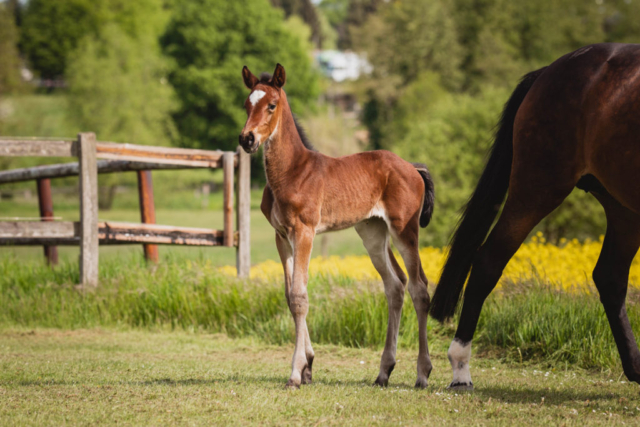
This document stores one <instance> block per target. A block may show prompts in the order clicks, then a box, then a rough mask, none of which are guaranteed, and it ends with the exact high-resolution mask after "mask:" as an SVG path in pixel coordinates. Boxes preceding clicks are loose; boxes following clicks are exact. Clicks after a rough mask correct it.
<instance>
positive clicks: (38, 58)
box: [20, 0, 103, 78]
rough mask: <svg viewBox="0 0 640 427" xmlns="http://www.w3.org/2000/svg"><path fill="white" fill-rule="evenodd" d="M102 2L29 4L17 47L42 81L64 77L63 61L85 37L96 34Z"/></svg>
mask: <svg viewBox="0 0 640 427" xmlns="http://www.w3.org/2000/svg"><path fill="white" fill-rule="evenodd" d="M102 3H103V2H102V1H95V2H93V1H91V0H56V1H51V0H30V1H29V3H28V6H27V8H26V10H25V11H24V18H23V24H22V37H21V41H20V43H21V47H22V50H23V52H24V53H25V54H26V55H27V57H28V59H29V62H30V63H31V67H32V68H33V70H34V71H36V73H37V74H39V75H40V76H41V77H42V78H57V77H60V76H62V75H63V74H64V71H65V67H66V64H67V57H68V55H69V53H70V52H72V51H73V49H75V48H76V46H77V45H78V43H79V42H80V40H81V39H82V38H83V37H84V36H85V35H87V34H94V35H95V34H96V33H97V29H98V27H99V25H100V21H101V13H102V12H103V5H102Z"/></svg>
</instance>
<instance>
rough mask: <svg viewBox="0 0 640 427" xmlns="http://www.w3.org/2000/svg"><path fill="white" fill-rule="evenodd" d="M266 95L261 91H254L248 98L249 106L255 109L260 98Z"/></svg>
mask: <svg viewBox="0 0 640 427" xmlns="http://www.w3.org/2000/svg"><path fill="white" fill-rule="evenodd" d="M266 94H267V93H266V92H265V91H263V90H254V91H253V93H251V95H250V96H249V101H250V102H251V105H253V106H254V107H255V106H256V104H257V103H258V101H260V100H261V99H262V97H263V96H265V95H266Z"/></svg>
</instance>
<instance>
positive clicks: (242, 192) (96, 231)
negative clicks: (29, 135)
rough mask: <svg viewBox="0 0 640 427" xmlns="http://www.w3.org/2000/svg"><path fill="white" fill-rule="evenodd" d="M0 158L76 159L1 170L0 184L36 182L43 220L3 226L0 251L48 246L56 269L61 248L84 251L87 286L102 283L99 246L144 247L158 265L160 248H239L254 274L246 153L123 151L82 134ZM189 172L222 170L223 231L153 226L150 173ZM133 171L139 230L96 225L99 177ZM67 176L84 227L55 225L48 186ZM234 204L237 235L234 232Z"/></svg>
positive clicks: (7, 145) (239, 259)
mask: <svg viewBox="0 0 640 427" xmlns="http://www.w3.org/2000/svg"><path fill="white" fill-rule="evenodd" d="M0 156H31V157H34V156H35V157H45V156H49V157H77V158H78V162H73V163H64V164H58V165H45V166H35V167H31V168H22V169H13V170H8V171H0V184H6V183H13V182H21V181H30V180H36V182H37V189H38V201H39V206H40V217H41V222H17V221H4V222H2V221H0V245H38V246H39V245H43V246H44V251H45V256H46V257H47V260H48V261H49V262H50V263H51V264H55V263H57V259H58V255H57V248H56V246H58V245H79V246H80V277H81V281H82V284H83V285H85V286H97V284H98V253H99V251H98V246H99V245H101V244H102V245H116V244H132V243H138V244H140V243H142V244H143V247H144V253H145V258H146V259H147V260H149V261H152V262H157V261H158V249H157V246H156V245H190V246H227V247H236V254H237V255H236V266H237V270H238V276H240V277H244V276H248V275H249V267H250V263H251V257H250V243H249V241H250V234H249V233H250V231H249V228H250V227H249V221H250V205H251V195H250V164H249V155H248V154H246V153H244V152H243V151H242V150H238V151H237V152H235V153H234V152H222V151H209V150H194V149H184V148H169V147H151V146H142V145H135V144H118V143H114V142H101V141H96V137H95V134H93V133H80V134H78V139H77V140H38V139H35V138H33V139H18V138H0ZM98 159H103V160H98ZM187 168H222V169H223V189H224V202H223V223H224V227H223V230H211V229H203V228H190V227H175V226H167V225H156V224H155V206H154V199H153V182H152V178H151V171H152V170H161V169H187ZM236 168H237V169H238V176H237V180H236V179H234V177H235V169H236ZM129 171H135V172H136V173H137V176H138V192H139V199H140V216H141V221H142V223H141V224H133V223H121V222H99V221H98V174H100V173H118V172H129ZM68 176H79V187H80V221H79V222H68V221H60V222H56V221H53V218H54V213H53V201H52V198H51V182H50V180H51V179H55V178H62V177H68ZM234 182H235V183H236V185H234ZM234 187H237V188H236V191H234ZM234 195H236V197H234ZM234 200H235V211H236V223H237V230H234V227H233V222H234V221H233V211H234Z"/></svg>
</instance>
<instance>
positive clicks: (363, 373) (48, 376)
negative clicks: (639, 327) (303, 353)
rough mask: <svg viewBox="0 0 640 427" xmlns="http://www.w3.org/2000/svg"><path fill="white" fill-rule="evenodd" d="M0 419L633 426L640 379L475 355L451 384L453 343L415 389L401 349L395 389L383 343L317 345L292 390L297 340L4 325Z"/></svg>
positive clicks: (435, 347)
mask: <svg viewBox="0 0 640 427" xmlns="http://www.w3.org/2000/svg"><path fill="white" fill-rule="evenodd" d="M0 342H1V344H0V367H1V369H0V424H1V425H62V424H65V425H87V424H91V425H96V424H106V425H114V424H127V425H216V424H217V425H247V424H258V425H291V424H293V425H425V424H427V425H462V424H464V425H507V424H513V425H523V424H526V425H549V424H553V425H600V424H603V423H615V424H618V425H620V424H623V423H624V424H628V425H637V424H638V422H639V421H640V408H639V407H638V386H637V385H636V384H629V383H628V382H626V379H624V378H620V376H619V374H617V373H615V374H609V375H606V374H601V373H593V372H588V371H583V370H578V369H571V368H569V369H566V370H565V369H564V368H562V369H555V370H551V369H548V368H547V367H545V366H540V365H536V364H508V363H503V362H500V361H498V360H496V359H489V358H475V359H474V363H473V364H472V367H471V373H472V375H473V378H474V381H475V383H476V391H475V392H473V393H453V392H449V391H447V390H445V387H446V385H447V384H448V381H449V380H450V378H449V375H450V373H449V372H450V368H449V366H448V365H449V363H448V361H447V360H446V357H445V351H446V345H447V344H448V342H445V341H444V340H443V339H442V338H437V339H431V352H432V355H433V363H434V371H433V374H432V376H431V378H430V386H429V388H428V389H427V390H421V391H416V390H414V389H413V387H412V386H413V383H414V381H415V372H414V371H415V366H414V363H415V362H414V360H415V357H416V354H415V353H416V352H415V351H411V350H400V352H399V354H398V359H399V361H398V364H397V366H396V369H395V370H394V372H393V375H392V376H391V382H390V386H389V388H387V389H379V388H374V387H372V386H371V385H370V384H371V382H372V381H373V379H374V378H375V376H376V374H377V369H378V361H379V351H377V350H371V349H367V348H361V349H354V348H345V347H339V346H331V345H316V363H315V364H314V368H315V369H314V384H313V385H311V386H305V387H303V388H302V389H301V390H299V391H295V392H292V391H287V390H284V388H283V385H284V383H285V381H286V378H287V376H288V374H289V361H290V357H291V352H292V345H285V346H272V345H266V344H264V343H261V342H259V341H255V340H249V339H234V340H231V339H228V338H227V337H226V336H224V335H208V334H203V333H197V334H194V333H188V332H177V331H174V332H166V331H164V332H163V331H156V332H143V331H117V330H103V329H91V330H76V331H58V330H46V329H35V330H28V329H11V328H9V329H3V330H1V331H0Z"/></svg>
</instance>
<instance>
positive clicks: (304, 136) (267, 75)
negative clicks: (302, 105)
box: [260, 73, 318, 151]
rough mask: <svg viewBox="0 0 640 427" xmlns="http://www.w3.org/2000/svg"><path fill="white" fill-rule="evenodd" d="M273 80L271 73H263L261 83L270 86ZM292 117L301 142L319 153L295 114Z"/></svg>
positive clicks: (308, 148)
mask: <svg viewBox="0 0 640 427" xmlns="http://www.w3.org/2000/svg"><path fill="white" fill-rule="evenodd" d="M271 78H272V77H271V74H270V73H262V74H260V83H262V84H266V85H270V84H271ZM291 115H292V116H293V123H295V125H296V130H297V131H298V135H300V140H301V141H302V144H303V145H304V146H305V147H306V148H307V150H311V151H318V150H316V147H314V146H313V144H311V141H309V137H308V136H307V132H305V130H304V128H303V127H302V125H301V124H300V123H299V122H298V118H297V117H296V115H295V114H293V112H291Z"/></svg>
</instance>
